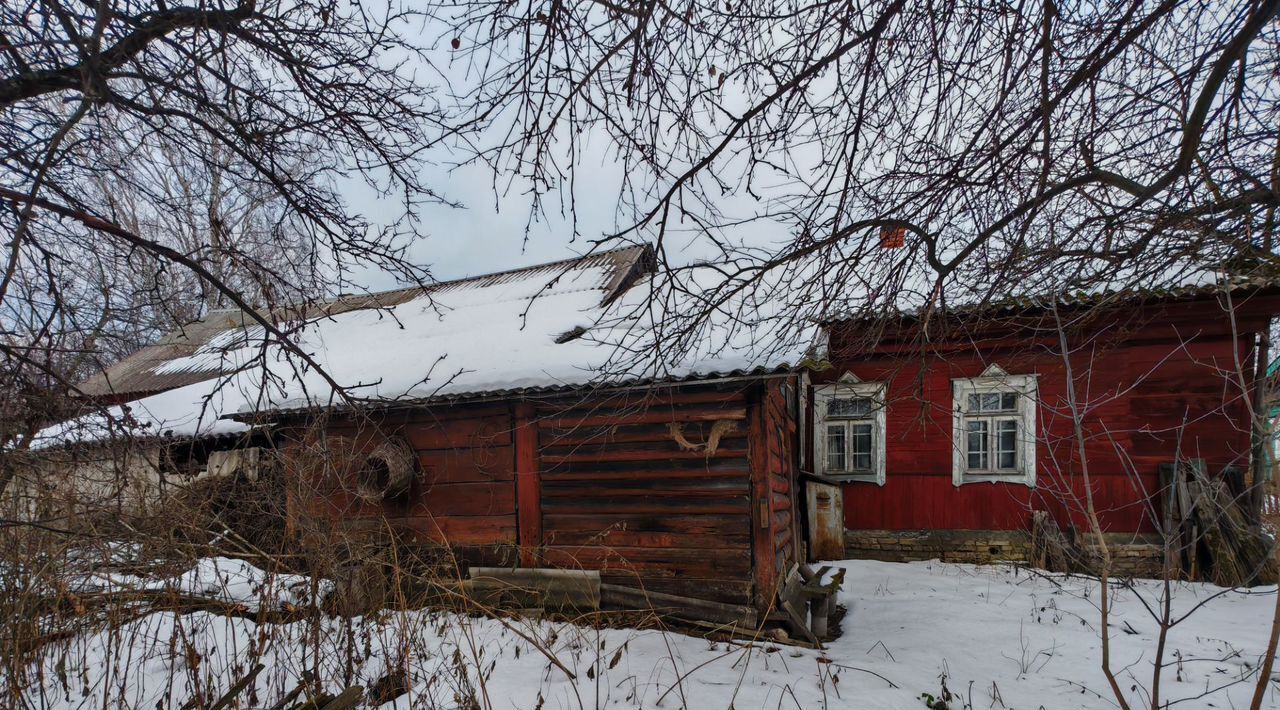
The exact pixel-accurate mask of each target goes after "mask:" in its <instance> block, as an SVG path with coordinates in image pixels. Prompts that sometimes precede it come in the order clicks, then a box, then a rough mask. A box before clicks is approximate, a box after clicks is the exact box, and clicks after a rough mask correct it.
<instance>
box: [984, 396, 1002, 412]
mask: <svg viewBox="0 0 1280 710" xmlns="http://www.w3.org/2000/svg"><path fill="white" fill-rule="evenodd" d="M982 411H984V412H998V411H1000V393H999V392H983V393H982Z"/></svg>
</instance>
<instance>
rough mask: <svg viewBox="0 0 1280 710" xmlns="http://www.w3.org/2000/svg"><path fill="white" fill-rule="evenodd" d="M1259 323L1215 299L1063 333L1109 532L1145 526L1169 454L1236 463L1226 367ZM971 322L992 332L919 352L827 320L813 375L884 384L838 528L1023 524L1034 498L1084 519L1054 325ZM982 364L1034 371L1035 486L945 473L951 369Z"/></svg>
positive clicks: (1064, 516) (1245, 434)
mask: <svg viewBox="0 0 1280 710" xmlns="http://www.w3.org/2000/svg"><path fill="white" fill-rule="evenodd" d="M1268 303H1270V302H1268ZM1272 306H1274V304H1271V305H1269V306H1268V307H1272ZM1262 323H1265V320H1263V319H1262V318H1260V317H1258V316H1256V315H1250V316H1248V317H1242V318H1239V319H1238V320H1237V331H1236V333H1237V335H1233V334H1232V331H1231V329H1230V327H1229V326H1230V324H1229V320H1228V319H1227V318H1226V317H1225V315H1224V313H1223V312H1222V310H1221V308H1220V307H1218V306H1217V304H1216V303H1209V304H1205V303H1191V304H1181V305H1170V306H1162V307H1161V308H1159V309H1156V310H1151V311H1144V312H1141V313H1138V314H1136V315H1135V314H1128V315H1124V316H1116V317H1114V318H1113V319H1112V320H1110V321H1107V320H1103V321H1099V322H1098V323H1095V328H1094V330H1093V331H1090V332H1089V333H1088V334H1084V335H1074V336H1072V337H1073V340H1072V341H1070V342H1071V343H1072V347H1073V351H1072V367H1073V370H1074V374H1075V376H1076V379H1077V385H1076V388H1077V392H1076V397H1077V399H1078V400H1079V402H1080V403H1083V405H1084V406H1085V409H1084V412H1085V414H1084V420H1085V426H1084V428H1085V446H1084V452H1085V456H1086V457H1087V459H1086V460H1087V461H1088V463H1089V472H1090V477H1091V479H1092V483H1093V494H1094V499H1095V503H1096V505H1097V507H1098V509H1099V512H1100V516H1101V518H1102V522H1103V525H1104V527H1106V528H1107V529H1108V530H1109V531H1114V532H1133V531H1151V530H1153V529H1154V523H1153V521H1154V519H1155V518H1154V515H1155V513H1154V509H1153V507H1152V506H1151V505H1150V503H1149V502H1148V498H1149V496H1150V495H1151V494H1152V492H1153V491H1155V490H1156V488H1157V486H1158V481H1157V478H1158V476H1157V470H1158V466H1159V464H1160V463H1161V462H1165V461H1171V460H1173V459H1174V458H1175V457H1177V456H1178V455H1179V452H1181V455H1182V456H1183V457H1191V458H1203V459H1206V461H1207V463H1208V465H1209V469H1210V470H1211V471H1218V470H1220V469H1221V468H1222V467H1223V466H1226V465H1237V466H1242V467H1243V466H1247V465H1248V455H1249V415H1248V412H1247V409H1246V407H1245V406H1244V403H1243V397H1242V395H1243V392H1242V389H1241V386H1240V380H1239V378H1237V377H1235V375H1234V374H1232V373H1235V372H1236V370H1237V365H1239V366H1240V368H1241V369H1242V370H1243V371H1244V372H1245V373H1250V372H1252V367H1253V365H1252V355H1251V352H1252V350H1251V347H1252V342H1253V332H1254V331H1255V330H1256V329H1257V328H1258V327H1260V324H1262ZM981 327H984V328H987V329H988V330H989V332H991V333H992V335H991V336H990V337H989V338H987V339H982V338H977V339H976V340H975V339H967V338H968V337H969V336H971V335H972V333H967V334H958V335H956V336H952V339H947V338H946V337H942V338H941V340H936V339H935V341H933V342H931V343H930V345H929V350H928V352H927V353H926V354H923V355H922V354H921V348H920V346H919V345H918V344H917V343H915V342H914V341H913V340H912V339H911V337H910V336H909V334H902V336H903V337H897V336H895V335H893V334H891V335H889V336H886V337H885V338H884V339H882V340H881V342H880V344H879V345H876V346H873V347H871V348H870V349H869V350H868V349H863V350H858V349H857V348H856V347H855V345H856V335H857V334H856V333H844V332H843V331H841V329H840V328H839V327H836V328H833V330H832V333H831V349H832V356H831V359H832V361H833V364H834V367H833V368H831V369H830V370H828V371H827V372H824V373H821V375H820V376H815V377H814V380H815V384H821V383H822V382H823V381H830V380H834V379H835V378H838V377H839V376H841V375H842V374H843V373H844V372H845V371H850V372H852V373H853V374H855V375H857V376H858V377H859V378H861V379H863V380H867V381H887V382H888V407H889V409H888V412H887V413H886V428H887V433H886V448H887V451H886V484H885V485H884V486H883V487H882V486H877V485H875V484H868V483H852V484H848V485H847V486H846V489H845V495H844V505H845V525H846V527H848V528H852V529H898V530H907V529H973V530H990V529H1023V528H1026V527H1027V526H1028V525H1029V521H1030V511H1031V510H1033V509H1043V510H1049V511H1051V512H1052V513H1053V514H1054V515H1055V517H1056V518H1057V519H1058V521H1059V523H1060V524H1062V525H1077V526H1083V524H1084V521H1083V515H1082V512H1081V509H1082V507H1083V502H1082V501H1083V496H1084V490H1083V483H1082V481H1083V477H1082V466H1081V461H1080V452H1079V450H1078V445H1077V443H1076V441H1075V440H1074V438H1073V436H1072V417H1071V416H1070V407H1069V406H1068V405H1069V398H1068V393H1067V379H1066V369H1065V367H1064V364H1063V362H1062V359H1061V356H1060V355H1056V354H1054V350H1055V349H1057V348H1058V347H1059V346H1058V343H1057V340H1056V337H1057V336H1056V335H1054V334H1053V332H1052V330H1050V331H1049V332H1048V333H1047V334H1041V335H1035V336H1028V335H1022V336H1015V335H1011V334H1010V333H1009V332H1008V330H1009V329H1008V328H1006V329H1005V332H1000V329H999V328H998V327H997V326H995V325H991V324H983V325H982V326H981ZM1042 327H1043V324H1042ZM1251 329H1252V330H1251ZM1099 333H1101V335H1099ZM1049 335H1052V336H1053V337H1048V336H1049ZM991 363H998V364H999V365H1000V366H1001V367H1003V368H1004V369H1005V370H1006V371H1008V372H1010V373H1012V374H1025V373H1036V374H1037V375H1038V376H1039V394H1040V411H1039V421H1038V424H1037V427H1038V429H1039V432H1038V433H1039V435H1040V439H1041V440H1040V443H1039V445H1038V447H1037V452H1036V458H1037V464H1038V472H1037V479H1038V480H1037V483H1038V485H1037V487H1036V488H1035V489H1030V488H1028V487H1026V486H1024V485H1021V484H1014V483H999V484H990V483H970V484H965V485H963V486H960V487H956V486H954V485H953V484H952V480H951V466H952V436H951V426H952V423H951V406H952V402H951V387H952V380H953V379H954V378H961V377H974V376H977V375H979V374H981V373H982V371H983V370H984V369H985V368H986V367H987V366H988V365H989V364H991ZM1248 379H1249V377H1248V375H1247V374H1246V375H1245V380H1246V381H1247V380H1248ZM1246 386H1247V385H1246Z"/></svg>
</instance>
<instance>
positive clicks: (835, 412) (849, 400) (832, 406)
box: [827, 397, 875, 418]
mask: <svg viewBox="0 0 1280 710" xmlns="http://www.w3.org/2000/svg"><path fill="white" fill-rule="evenodd" d="M874 409H875V403H874V402H872V401H871V398H870V397H838V398H833V399H832V400H830V401H829V402H827V416H828V417H832V418H834V417H846V418H861V417H869V416H871V412H872V410H874Z"/></svg>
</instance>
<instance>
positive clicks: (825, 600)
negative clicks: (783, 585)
mask: <svg viewBox="0 0 1280 710" xmlns="http://www.w3.org/2000/svg"><path fill="white" fill-rule="evenodd" d="M809 608H810V610H811V616H812V621H810V622H809V630H811V631H813V635H814V636H817V637H818V638H825V637H826V635H827V617H828V616H830V615H831V596H830V595H828V594H823V595H822V596H820V597H818V598H816V599H814V600H813V601H811V602H809Z"/></svg>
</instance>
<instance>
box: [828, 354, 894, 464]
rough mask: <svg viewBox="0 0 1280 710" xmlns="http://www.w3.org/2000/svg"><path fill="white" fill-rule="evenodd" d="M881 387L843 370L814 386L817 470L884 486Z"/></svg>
mask: <svg viewBox="0 0 1280 710" xmlns="http://www.w3.org/2000/svg"><path fill="white" fill-rule="evenodd" d="M884 405H885V386H884V383H883V382H863V381H861V380H859V379H858V378H856V377H854V376H853V375H852V374H848V373H846V374H845V376H844V377H842V378H840V380H839V381H838V382H836V383H835V384H831V385H822V386H818V387H815V388H814V395H813V409H814V419H815V422H814V423H815V426H814V434H815V439H816V441H815V447H814V449H815V452H814V453H815V458H816V459H817V460H818V462H819V465H820V468H821V472H822V473H824V474H826V475H828V476H832V477H835V478H840V479H842V480H846V481H869V482H874V483H879V484H880V485H884V435H885V411H884V410H885V406H884Z"/></svg>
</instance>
